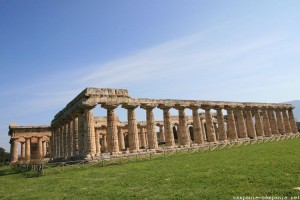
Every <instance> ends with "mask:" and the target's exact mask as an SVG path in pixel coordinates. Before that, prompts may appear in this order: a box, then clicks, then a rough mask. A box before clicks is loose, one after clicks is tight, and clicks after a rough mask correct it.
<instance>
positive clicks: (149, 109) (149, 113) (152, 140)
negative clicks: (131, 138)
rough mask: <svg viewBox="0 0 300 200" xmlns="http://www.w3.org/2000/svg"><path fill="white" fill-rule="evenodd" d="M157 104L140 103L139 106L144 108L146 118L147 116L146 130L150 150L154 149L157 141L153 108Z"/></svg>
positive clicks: (156, 146)
mask: <svg viewBox="0 0 300 200" xmlns="http://www.w3.org/2000/svg"><path fill="white" fill-rule="evenodd" d="M156 106H157V105H152V104H151V105H150V104H145V105H141V108H143V109H145V110H146V118H147V131H148V148H149V149H151V150H155V149H157V148H158V143H157V133H156V125H155V120H154V113H153V109H154V108H155V107H156Z"/></svg>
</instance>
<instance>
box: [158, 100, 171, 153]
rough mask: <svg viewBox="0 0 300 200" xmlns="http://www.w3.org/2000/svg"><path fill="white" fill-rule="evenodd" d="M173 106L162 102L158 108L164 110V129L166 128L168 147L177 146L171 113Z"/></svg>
mask: <svg viewBox="0 0 300 200" xmlns="http://www.w3.org/2000/svg"><path fill="white" fill-rule="evenodd" d="M171 107H172V106H167V105H164V104H160V105H159V106H158V108H160V109H162V110H163V117H164V130H165V142H166V146H167V147H168V148H173V147H175V140H174V134H173V127H172V119H171V115H170V108H171Z"/></svg>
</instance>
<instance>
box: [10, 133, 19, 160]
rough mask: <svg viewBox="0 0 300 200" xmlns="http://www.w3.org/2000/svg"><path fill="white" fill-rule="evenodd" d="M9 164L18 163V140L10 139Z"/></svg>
mask: <svg viewBox="0 0 300 200" xmlns="http://www.w3.org/2000/svg"><path fill="white" fill-rule="evenodd" d="M11 151H12V152H11V158H12V160H11V162H17V161H18V138H12V139H11Z"/></svg>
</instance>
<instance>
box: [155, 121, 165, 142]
mask: <svg viewBox="0 0 300 200" xmlns="http://www.w3.org/2000/svg"><path fill="white" fill-rule="evenodd" d="M156 125H157V126H158V127H159V140H160V141H161V142H165V129H164V125H163V124H160V123H157V124H156Z"/></svg>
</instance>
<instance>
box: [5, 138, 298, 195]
mask: <svg viewBox="0 0 300 200" xmlns="http://www.w3.org/2000/svg"><path fill="white" fill-rule="evenodd" d="M299 152H300V138H298V139H292V140H284V141H278V142H271V143H261V144H254V145H251V146H250V145H248V146H241V147H236V148H230V149H222V150H215V151H206V152H202V153H196V154H187V155H179V156H171V157H166V158H163V157H162V158H159V159H155V160H151V161H137V162H130V163H127V164H122V165H112V166H107V167H99V166H97V165H92V164H87V165H85V166H84V167H83V168H74V167H65V170H64V171H63V172H60V171H54V169H53V168H49V169H47V170H46V171H45V175H44V176H38V177H37V176H34V174H32V172H20V171H17V170H13V169H10V168H8V167H2V168H0V199H234V197H240V196H252V197H253V196H254V197H255V196H258V197H262V196H274V197H278V196H279V197H298V196H300V191H298V190H293V188H294V187H300V156H299ZM299 198H300V197H299Z"/></svg>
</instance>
